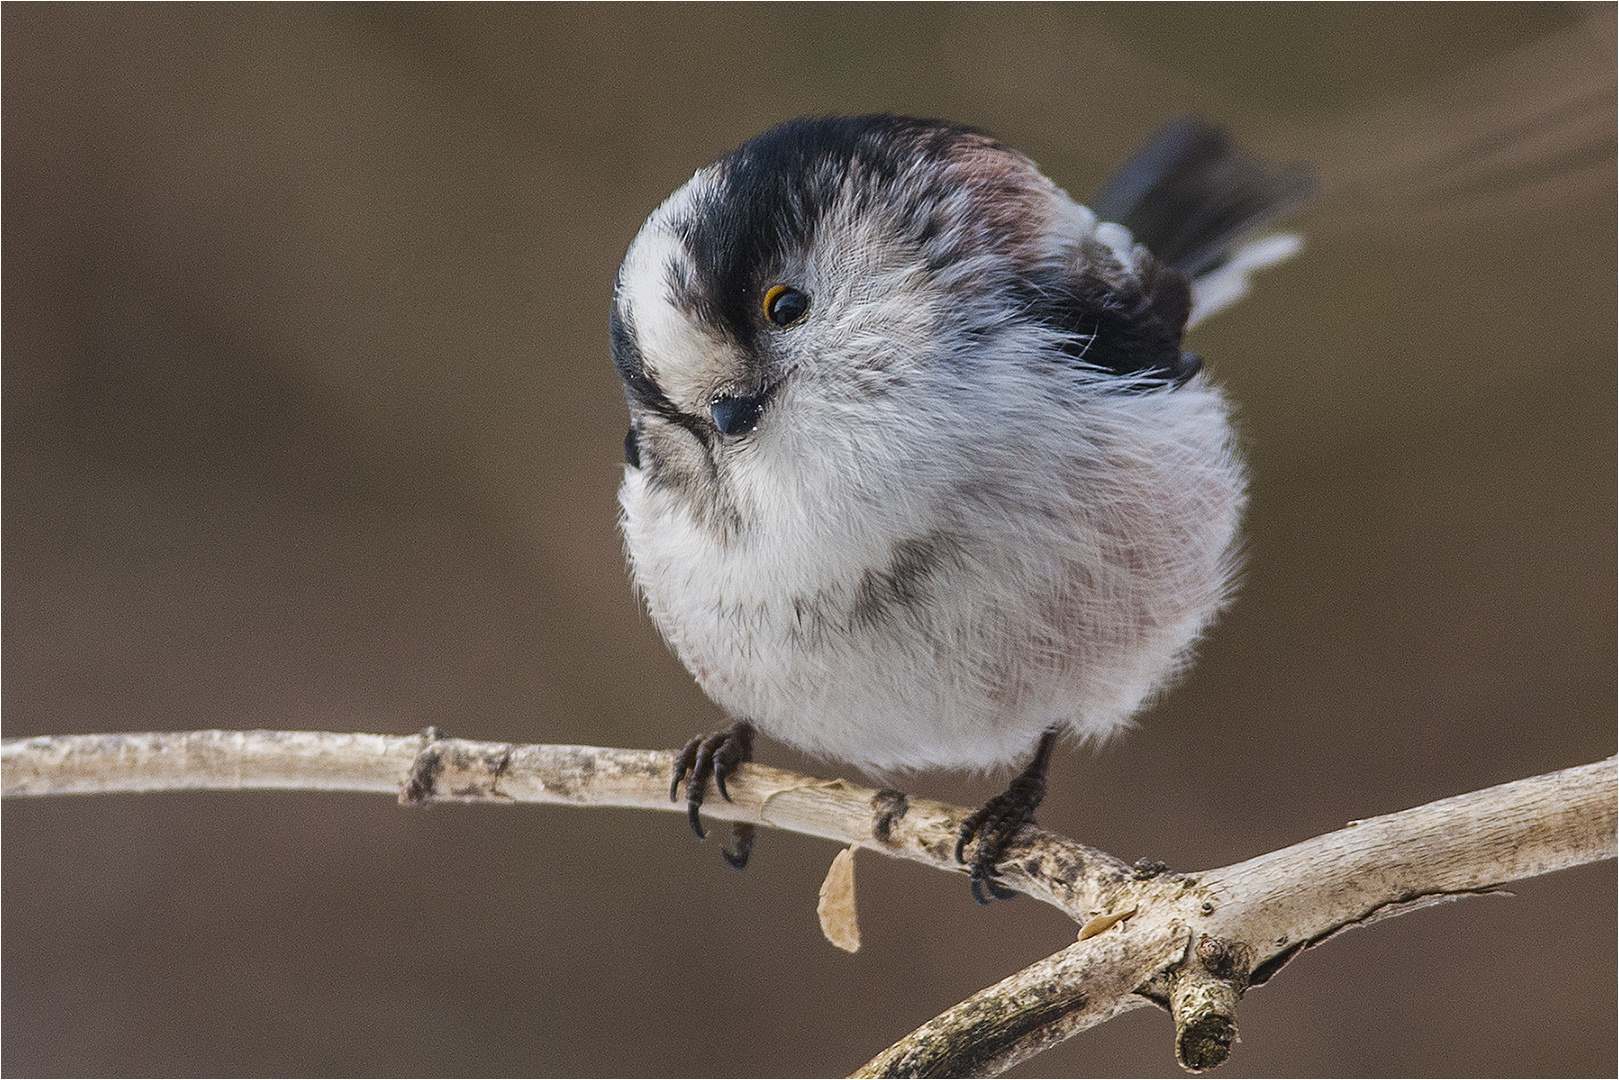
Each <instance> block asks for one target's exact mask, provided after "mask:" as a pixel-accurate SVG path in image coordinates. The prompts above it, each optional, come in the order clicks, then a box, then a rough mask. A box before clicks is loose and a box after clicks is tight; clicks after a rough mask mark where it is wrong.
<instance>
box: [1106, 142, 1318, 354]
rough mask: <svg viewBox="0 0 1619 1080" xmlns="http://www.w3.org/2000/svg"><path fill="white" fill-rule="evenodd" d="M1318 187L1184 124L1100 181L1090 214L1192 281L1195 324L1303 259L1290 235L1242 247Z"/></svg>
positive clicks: (1303, 173) (1297, 168) (1300, 170)
mask: <svg viewBox="0 0 1619 1080" xmlns="http://www.w3.org/2000/svg"><path fill="white" fill-rule="evenodd" d="M1315 188H1316V185H1315V179H1314V177H1313V175H1312V173H1311V171H1310V169H1309V168H1308V167H1306V166H1303V165H1282V166H1277V165H1272V164H1271V163H1269V162H1267V161H1264V160H1263V159H1261V158H1259V157H1257V156H1256V155H1254V154H1251V153H1249V152H1247V151H1245V150H1243V149H1241V148H1239V147H1237V146H1236V145H1234V144H1233V143H1232V142H1231V140H1230V139H1228V138H1227V137H1226V134H1225V132H1223V131H1221V130H1220V129H1219V128H1216V127H1214V126H1213V125H1211V124H1208V123H1206V122H1204V121H1202V120H1198V119H1196V118H1195V117H1183V118H1181V119H1179V120H1176V121H1174V122H1173V123H1171V124H1169V125H1168V126H1166V127H1164V128H1163V129H1161V130H1160V131H1159V132H1158V133H1157V134H1156V135H1154V136H1153V137H1152V138H1151V139H1150V140H1149V141H1148V142H1147V144H1146V145H1145V146H1143V147H1142V148H1141V149H1140V150H1138V151H1137V152H1136V153H1135V154H1134V155H1132V156H1131V158H1130V160H1128V161H1126V162H1125V163H1124V164H1123V165H1121V166H1120V167H1119V168H1118V169H1117V170H1116V171H1115V172H1114V173H1113V175H1111V176H1109V177H1108V178H1107V180H1105V181H1103V183H1102V186H1101V187H1100V188H1098V189H1097V191H1096V194H1095V195H1094V196H1092V198H1091V200H1090V202H1089V206H1090V208H1091V209H1092V210H1093V211H1095V213H1096V215H1097V217H1099V218H1101V219H1102V220H1103V221H1114V222H1118V223H1119V224H1120V225H1123V226H1125V227H1126V228H1127V229H1129V230H1130V233H1131V235H1132V236H1134V237H1135V239H1136V242H1137V243H1139V244H1142V245H1143V246H1145V247H1146V249H1147V250H1148V251H1150V252H1152V255H1153V258H1154V259H1156V260H1157V261H1158V262H1160V263H1163V264H1164V265H1166V266H1168V267H1170V268H1171V269H1173V270H1175V271H1178V272H1179V273H1181V274H1183V275H1185V276H1186V277H1187V278H1188V279H1189V280H1190V281H1191V282H1192V296H1193V310H1192V319H1191V321H1192V322H1194V323H1195V322H1197V321H1198V320H1199V319H1201V318H1203V317H1204V316H1206V315H1209V314H1212V313H1213V312H1214V311H1217V310H1219V309H1220V308H1223V307H1225V306H1226V305H1227V304H1229V303H1231V302H1232V301H1234V300H1236V299H1238V298H1239V297H1240V296H1242V295H1243V293H1245V292H1247V288H1248V281H1247V279H1248V275H1249V274H1250V273H1251V272H1252V271H1254V270H1257V269H1260V268H1262V267H1265V266H1270V265H1272V264H1274V263H1277V262H1280V261H1281V260H1283V259H1285V258H1287V257H1288V256H1289V255H1291V254H1293V252H1295V251H1297V250H1298V247H1299V238H1298V237H1297V236H1293V235H1281V236H1271V237H1265V238H1262V239H1259V240H1257V241H1253V242H1251V243H1248V244H1245V245H1242V246H1240V247H1239V246H1238V241H1240V240H1242V238H1243V237H1245V236H1246V235H1248V234H1249V233H1251V232H1253V231H1254V230H1255V229H1257V228H1259V227H1260V226H1262V225H1264V224H1266V223H1267V222H1269V221H1272V220H1274V219H1276V218H1278V217H1280V216H1282V215H1283V214H1285V213H1287V212H1288V211H1290V210H1293V209H1296V208H1297V207H1299V206H1300V205H1301V204H1303V203H1304V202H1306V201H1307V200H1308V199H1309V198H1310V197H1311V196H1312V195H1313V194H1314V193H1315Z"/></svg>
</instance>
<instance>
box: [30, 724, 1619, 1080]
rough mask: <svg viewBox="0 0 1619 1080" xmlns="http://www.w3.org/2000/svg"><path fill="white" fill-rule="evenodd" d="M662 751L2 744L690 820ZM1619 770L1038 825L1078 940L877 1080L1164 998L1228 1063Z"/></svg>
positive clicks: (782, 818)
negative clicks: (1360, 814)
mask: <svg viewBox="0 0 1619 1080" xmlns="http://www.w3.org/2000/svg"><path fill="white" fill-rule="evenodd" d="M673 762H674V757H673V755H672V754H670V753H668V752H665V751H654V750H612V749H602V748H597V747H586V746H519V745H513V744H509V743H488V742H474V741H471V740H466V739H447V738H443V737H441V736H440V735H439V733H438V732H436V731H433V730H431V729H429V731H427V732H424V733H423V734H422V735H409V736H390V735H359V734H335V733H328V732H295V731H197V732H183V733H174V734H133V735H73V736H46V737H40V738H35V739H14V740H7V741H6V742H4V744H3V745H0V763H3V769H0V794H4V795H6V796H18V795H56V794H89V793H100V792H134V791H175V790H196V789H216V790H225V789H229V790H235V789H246V788H282V789H293V788H302V789H311V790H328V791H330V790H343V791H371V792H379V793H388V794H397V795H398V796H399V797H400V798H401V800H402V801H405V802H408V803H426V802H432V801H435V800H458V801H465V802H546V803H567V804H571V805H576V806H618V807H631V808H639V809H647V810H673V811H682V812H683V811H684V806H683V805H678V804H675V803H671V802H670V801H669V791H668V783H669V775H670V771H671V769H672V767H673ZM1616 766H1619V759H1615V758H1609V759H1608V760H1606V761H1601V762H1596V763H1594V764H1591V765H1583V766H1578V767H1576V768H1571V769H1564V770H1562V771H1560V772H1555V773H1548V774H1546V775H1544V776H1537V777H1531V778H1529V779H1526V780H1519V781H1515V782H1513V783H1510V784H1503V785H1501V786H1499V787H1494V788H1487V789H1485V790H1482V791H1475V792H1470V793H1468V794H1466V795H1459V796H1456V797H1454V798H1450V799H1442V800H1440V801H1438V802H1434V803H1429V804H1427V805H1425V806H1419V807H1416V808H1415V809H1412V810H1405V811H1401V812H1400V813H1397V814H1387V815H1384V816H1382V817H1377V818H1372V819H1369V820H1367V821H1360V822H1352V823H1350V825H1349V826H1348V827H1346V828H1344V829H1340V830H1338V831H1337V832H1333V833H1328V834H1326V835H1324V836H1318V837H1314V838H1313V839H1310V840H1306V841H1304V842H1302V843H1299V844H1295V845H1293V846H1291V847H1288V848H1284V849H1282V850H1280V851H1273V852H1270V853H1268V854H1265V855H1261V856H1259V857H1257V858H1254V859H1249V860H1246V861H1244V862H1240V863H1236V864H1234V865H1231V866H1227V867H1222V868H1220V869H1217V870H1208V871H1204V872H1202V873H1198V874H1191V875H1188V874H1172V873H1168V872H1165V871H1163V868H1162V867H1158V866H1146V865H1143V866H1138V867H1136V868H1132V867H1130V866H1128V865H1126V864H1125V863H1123V862H1121V861H1120V860H1118V859H1115V858H1114V857H1113V856H1111V855H1108V854H1106V853H1105V852H1101V851H1097V850H1095V849H1093V848H1089V847H1086V846H1084V845H1083V844H1078V843H1076V842H1074V841H1072V840H1069V839H1067V838H1065V837H1061V836H1057V835H1055V834H1053V833H1048V832H1045V831H1043V830H1039V829H1028V830H1025V831H1024V832H1023V833H1022V834H1021V835H1020V837H1019V841H1018V844H1017V845H1016V847H1015V848H1014V849H1013V851H1012V853H1011V855H1010V856H1009V858H1008V859H1007V860H1006V861H1005V862H1004V863H1003V864H1002V867H1001V871H1002V878H1001V880H1002V881H1004V882H1005V884H1007V885H1009V886H1011V887H1013V888H1016V889H1018V890H1020V891H1023V892H1026V893H1028V894H1030V895H1031V896H1034V897H1036V898H1038V899H1040V900H1043V901H1045V902H1046V903H1049V904H1052V905H1054V906H1056V907H1058V908H1060V909H1062V910H1063V911H1064V912H1066V913H1067V914H1068V915H1069V916H1070V917H1072V918H1073V919H1074V921H1075V922H1076V923H1077V924H1079V925H1080V926H1081V927H1082V928H1083V930H1082V933H1081V939H1080V940H1079V941H1077V942H1076V943H1075V944H1073V945H1070V946H1069V947H1068V948H1066V949H1064V950H1063V951H1061V952H1059V953H1057V954H1056V955H1054V956H1051V957H1048V958H1047V959H1045V960H1042V961H1040V962H1039V963H1038V964H1035V965H1033V966H1031V967H1030V968H1027V969H1025V970H1024V971H1022V972H1019V973H1018V974H1016V975H1013V976H1011V977H1010V978H1008V979H1005V980H1003V981H1002V982H1000V983H998V984H996V985H995V986H992V987H990V988H988V989H986V990H984V991H982V992H980V993H978V994H975V995H974V996H973V997H972V998H970V999H968V1000H967V1001H965V1002H963V1003H962V1004H960V1005H958V1006H956V1007H955V1008H953V1009H950V1010H949V1011H947V1012H945V1013H943V1014H941V1015H940V1016H939V1017H937V1018H935V1019H934V1020H932V1021H930V1022H929V1023H927V1024H925V1025H923V1026H922V1027H921V1028H919V1029H917V1031H915V1032H913V1033H912V1034H911V1035H909V1036H907V1037H906V1038H905V1039H902V1040H901V1041H900V1042H898V1043H896V1044H895V1045H894V1046H893V1047H890V1048H889V1049H888V1050H887V1051H885V1052H884V1053H883V1054H881V1055H879V1056H878V1057H877V1058H874V1059H873V1060H872V1061H871V1062H869V1063H868V1064H867V1065H866V1066H865V1067H864V1068H863V1069H862V1070H861V1072H860V1073H859V1074H858V1075H863V1076H900V1075H909V1076H934V1075H946V1074H949V1075H957V1074H976V1075H992V1074H994V1073H997V1072H1000V1071H1002V1070H1004V1069H1006V1068H1009V1067H1010V1066H1011V1065H1013V1064H1016V1063H1017V1062H1018V1061H1022V1060H1024V1059H1026V1058H1027V1057H1029V1056H1030V1055H1032V1054H1035V1053H1038V1052H1039V1051H1041V1050H1043V1049H1046V1048H1047V1047H1049V1046H1052V1045H1055V1044H1056V1043H1058V1042H1061V1041H1062V1040H1064V1039H1066V1038H1068V1037H1069V1036H1071V1035H1074V1034H1076V1033H1078V1032H1079V1031H1082V1030H1084V1029H1086V1028H1088V1027H1092V1026H1094V1025H1096V1024H1099V1023H1102V1022H1103V1021H1105V1020H1108V1019H1110V1018H1112V1017H1113V1016H1116V1015H1118V1014H1119V1013H1121V1012H1124V1011H1126V1010H1129V1009H1132V1008H1136V1007H1138V1006H1140V1005H1143V1004H1146V1003H1148V1002H1157V1003H1158V1004H1161V1005H1164V1006H1165V1007H1167V1008H1169V1009H1170V1011H1171V1013H1172V1014H1173V1015H1174V1018H1175V1024H1176V1051H1177V1057H1178V1058H1179V1060H1180V1061H1181V1062H1182V1064H1183V1065H1185V1066H1186V1067H1187V1068H1188V1069H1191V1070H1194V1071H1196V1070H1202V1069H1206V1068H1212V1067H1213V1066H1215V1065H1218V1064H1219V1063H1220V1062H1222V1061H1223V1060H1225V1056H1226V1054H1227V1053H1228V1052H1229V1048H1230V1045H1231V1042H1232V1041H1233V1040H1234V1039H1235V1036H1236V1021H1235V1007H1236V1001H1237V999H1238V998H1239V997H1240V996H1241V994H1242V993H1243V991H1244V990H1245V989H1247V987H1248V986H1250V985H1258V984H1260V983H1262V982H1264V981H1265V980H1267V979H1268V978H1270V976H1272V975H1274V974H1275V973H1276V971H1278V970H1279V969H1280V968H1281V966H1282V965H1283V964H1285V963H1287V962H1288V961H1289V960H1290V959H1292V958H1293V957H1294V956H1296V955H1297V954H1298V952H1299V951H1300V950H1302V949H1304V948H1308V947H1309V946H1311V945H1315V944H1317V943H1319V942H1321V941H1323V940H1325V939H1326V938H1327V937H1329V936H1331V935H1333V934H1336V933H1338V932H1340V931H1342V930H1344V929H1346V928H1349V927H1352V926H1356V925H1362V924H1364V923H1367V922H1371V921H1375V920H1377V919H1380V918H1386V917H1389V916H1391V915H1397V914H1404V913H1405V912H1408V911H1411V910H1414V909H1415V908H1417V907H1421V906H1425V905H1426V904H1429V903H1434V902H1437V901H1440V900H1444V899H1451V898H1455V897H1457V896H1464V895H1469V894H1473V893H1478V892H1486V891H1490V890H1491V889H1493V888H1495V887H1497V886H1500V885H1503V884H1505V883H1507V882H1510V881H1516V880H1520V879H1523V878H1527V877H1533V876H1535V875H1538V874H1544V873H1549V872H1550V871H1553V870H1559V869H1563V868H1566V867H1571V866H1577V865H1580V864H1582V863H1587V862H1595V861H1597V860H1599V859H1610V858H1613V857H1614V854H1615V847H1616V840H1615V832H1616V827H1619V822H1616V816H1619V815H1616V810H1615V802H1616V794H1619V773H1616ZM729 788H730V792H731V797H732V800H733V801H731V802H725V801H724V800H710V801H709V802H708V803H706V804H705V805H704V813H705V814H708V815H709V816H711V817H714V818H719V819H726V820H731V821H740V822H747V823H752V824H757V825H768V826H771V827H773V828H778V829H786V830H790V831H793V832H799V833H804V834H807V835H810V836H819V837H824V838H826V839H829V840H835V841H837V842H839V843H840V844H843V845H852V846H856V847H864V848H869V849H871V850H873V851H880V852H882V853H884V854H887V855H891V856H895V857H898V858H905V859H910V860H913V861H916V862H921V863H925V864H927V865H930V866H933V867H936V868H938V869H941V870H948V871H951V872H957V873H959V872H962V869H963V868H962V867H961V866H960V865H959V864H957V862H956V861H955V850H954V849H955V841H956V837H957V834H958V833H959V831H960V827H961V822H962V820H963V819H964V818H966V817H967V816H968V813H969V812H968V811H967V810H964V809H962V808H960V807H954V806H949V805H947V804H944V803H939V802H933V801H931V800H927V799H911V798H907V797H906V796H904V795H902V794H901V793H899V792H896V791H892V790H888V789H884V790H874V789H871V788H865V787H861V786H859V785H855V784H851V783H848V782H847V781H843V780H818V779H815V778H813V777H808V776H803V775H800V774H797V773H791V772H786V771H784V770H781V769H771V768H767V767H764V766H760V765H751V764H750V765H745V766H743V767H741V768H740V769H739V770H738V772H737V773H736V774H734V775H733V777H732V778H731V780H730V783H729Z"/></svg>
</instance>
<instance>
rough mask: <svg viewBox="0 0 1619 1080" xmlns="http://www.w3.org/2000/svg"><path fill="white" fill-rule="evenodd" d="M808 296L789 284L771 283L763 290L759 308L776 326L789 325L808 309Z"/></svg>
mask: <svg viewBox="0 0 1619 1080" xmlns="http://www.w3.org/2000/svg"><path fill="white" fill-rule="evenodd" d="M809 303H810V298H809V296H808V295H807V294H805V293H803V292H800V291H799V290H798V289H795V288H793V287H792V286H791V285H772V286H770V288H768V289H766V290H765V295H764V300H763V301H761V302H760V305H759V307H760V310H761V311H763V312H764V316H765V318H767V319H769V320H770V321H771V322H773V323H775V324H776V325H777V326H791V325H792V324H793V323H795V322H797V321H798V320H799V319H802V318H803V317H804V315H805V313H807V312H808V311H809Z"/></svg>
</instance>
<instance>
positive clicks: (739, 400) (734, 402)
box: [708, 391, 767, 435]
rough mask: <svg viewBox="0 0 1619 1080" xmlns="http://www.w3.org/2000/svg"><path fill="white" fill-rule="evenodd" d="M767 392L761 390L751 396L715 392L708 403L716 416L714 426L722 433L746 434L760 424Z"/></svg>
mask: <svg viewBox="0 0 1619 1080" xmlns="http://www.w3.org/2000/svg"><path fill="white" fill-rule="evenodd" d="M766 396H767V395H766V394H765V393H764V392H763V391H761V392H760V393H758V394H754V395H753V396H751V397H739V396H736V395H733V394H715V395H714V399H713V400H712V401H710V402H709V403H708V407H709V412H711V413H712V414H713V416H714V426H715V427H717V428H719V429H720V434H721V435H746V434H747V433H748V432H750V431H752V430H753V429H754V428H756V427H758V426H759V414H760V413H762V412H764V411H765V398H766Z"/></svg>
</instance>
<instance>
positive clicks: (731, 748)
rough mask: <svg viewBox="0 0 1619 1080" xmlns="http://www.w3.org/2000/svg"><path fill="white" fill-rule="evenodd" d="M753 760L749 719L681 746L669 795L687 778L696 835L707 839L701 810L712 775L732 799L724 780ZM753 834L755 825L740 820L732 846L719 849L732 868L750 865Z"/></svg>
mask: <svg viewBox="0 0 1619 1080" xmlns="http://www.w3.org/2000/svg"><path fill="white" fill-rule="evenodd" d="M752 760H753V725H752V724H750V723H748V722H747V721H746V720H739V721H737V722H736V723H735V724H732V725H731V726H730V727H729V728H726V729H725V730H724V731H716V732H714V733H713V734H711V735H699V736H697V737H696V738H695V739H692V740H691V741H690V742H688V743H687V744H686V745H685V746H684V747H682V748H681V751H680V753H679V754H678V755H677V756H676V757H675V775H674V779H673V780H671V781H670V782H669V798H670V800H671V801H673V800H676V799H678V798H680V782H681V781H682V780H685V781H686V820H687V821H688V822H690V823H691V831H692V832H694V833H696V834H697V839H699V840H707V839H708V833H707V832H706V831H705V830H704V829H703V821H702V816H701V814H700V811H701V810H702V806H703V799H704V797H705V796H706V795H707V794H708V781H709V779H710V778H712V779H713V781H714V786H715V787H717V788H718V789H719V792H720V797H721V798H723V799H724V800H725V801H726V802H730V801H731V793H730V792H729V791H727V790H726V788H725V781H726V780H727V779H728V778H729V777H730V775H731V774H732V773H733V772H735V771H736V768H737V766H738V765H741V764H742V763H743V762H744V761H752ZM753 838H754V827H753V826H752V825H748V824H745V823H740V822H739V823H738V824H737V825H736V826H735V827H734V828H733V830H732V835H731V843H732V847H731V848H728V849H722V850H721V851H720V857H721V858H722V859H724V860H725V865H726V866H729V867H730V868H731V869H733V870H740V869H742V868H743V867H744V866H746V865H748V856H749V855H750V854H751V853H752V852H753Z"/></svg>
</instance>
